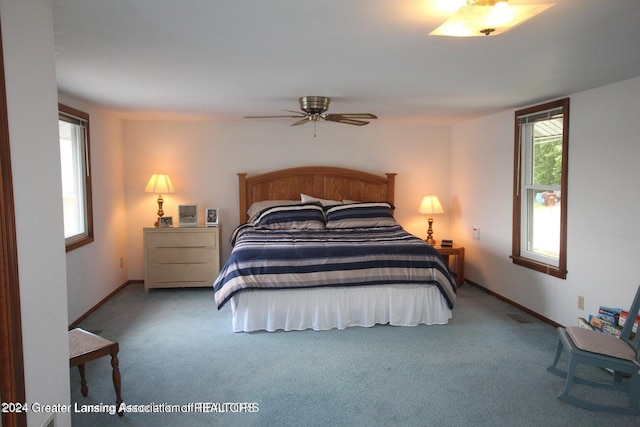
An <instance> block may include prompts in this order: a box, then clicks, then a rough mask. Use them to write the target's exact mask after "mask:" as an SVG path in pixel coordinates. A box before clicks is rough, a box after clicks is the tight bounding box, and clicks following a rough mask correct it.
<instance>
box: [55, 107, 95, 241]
mask: <svg viewBox="0 0 640 427" xmlns="http://www.w3.org/2000/svg"><path fill="white" fill-rule="evenodd" d="M58 108H59V116H58V125H59V133H60V161H61V166H62V200H63V209H64V238H65V244H66V248H67V252H69V251H70V250H72V249H75V248H78V247H80V246H83V245H86V244H87V243H90V242H93V211H92V201H91V168H90V164H91V162H90V157H89V115H88V114H86V113H83V112H82V111H78V110H76V109H74V108H71V107H67V106H66V105H62V104H59V106H58Z"/></svg>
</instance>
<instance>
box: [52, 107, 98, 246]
mask: <svg viewBox="0 0 640 427" xmlns="http://www.w3.org/2000/svg"><path fill="white" fill-rule="evenodd" d="M61 116H68V117H70V118H71V119H75V120H79V121H82V122H84V124H85V132H84V156H83V158H82V160H83V165H82V166H83V170H84V171H85V174H84V177H85V179H84V196H85V197H84V201H85V203H84V209H85V212H84V214H85V221H86V231H85V232H83V233H81V234H76V235H74V236H70V237H66V238H65V248H66V251H67V252H69V251H72V250H74V249H77V248H79V247H81V246H84V245H86V244H88V243H91V242H93V241H94V237H93V197H92V190H91V143H90V134H91V132H90V127H89V114H87V113H85V112H83V111H80V110H77V109H75V108H73V107H69V106H68V105H64V104H61V103H59V104H58V120H59V121H60V120H61Z"/></svg>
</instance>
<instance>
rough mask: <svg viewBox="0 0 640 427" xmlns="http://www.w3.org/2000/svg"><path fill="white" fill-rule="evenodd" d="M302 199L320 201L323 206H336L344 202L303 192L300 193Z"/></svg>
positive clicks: (305, 201) (303, 200) (304, 200)
mask: <svg viewBox="0 0 640 427" xmlns="http://www.w3.org/2000/svg"><path fill="white" fill-rule="evenodd" d="M300 200H302V203H310V202H320V204H321V205H322V206H335V205H341V204H342V202H341V201H340V200H330V199H319V198H317V197H313V196H309V195H308V194H302V193H301V194H300Z"/></svg>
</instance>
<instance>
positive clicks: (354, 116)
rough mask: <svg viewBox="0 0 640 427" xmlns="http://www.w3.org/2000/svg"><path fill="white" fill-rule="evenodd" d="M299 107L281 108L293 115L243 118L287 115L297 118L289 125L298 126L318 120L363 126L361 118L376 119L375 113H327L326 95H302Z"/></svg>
mask: <svg viewBox="0 0 640 427" xmlns="http://www.w3.org/2000/svg"><path fill="white" fill-rule="evenodd" d="M299 101H300V109H301V110H302V111H293V110H282V111H288V112H290V113H295V115H281V116H245V119H271V118H281V117H287V118H292V119H299V120H297V121H295V122H293V123H292V124H291V125H290V126H299V125H303V124H305V123H309V122H313V123H314V125H315V123H316V122H317V121H319V120H321V119H322V120H325V121H328V122H336V123H344V124H346V125H354V126H364V125H366V124H368V123H369V122H368V121H365V120H361V119H377V118H378V117H377V116H376V115H375V114H371V113H340V114H328V113H326V111H327V109H328V108H329V101H331V99H330V98H327V97H326V96H303V97H301V98H300V99H299Z"/></svg>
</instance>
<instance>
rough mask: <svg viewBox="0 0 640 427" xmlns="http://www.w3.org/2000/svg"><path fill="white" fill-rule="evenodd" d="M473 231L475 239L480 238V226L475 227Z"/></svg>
mask: <svg viewBox="0 0 640 427" xmlns="http://www.w3.org/2000/svg"><path fill="white" fill-rule="evenodd" d="M471 231H472V232H473V238H474V239H475V240H480V227H473V228H472V229H471Z"/></svg>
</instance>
